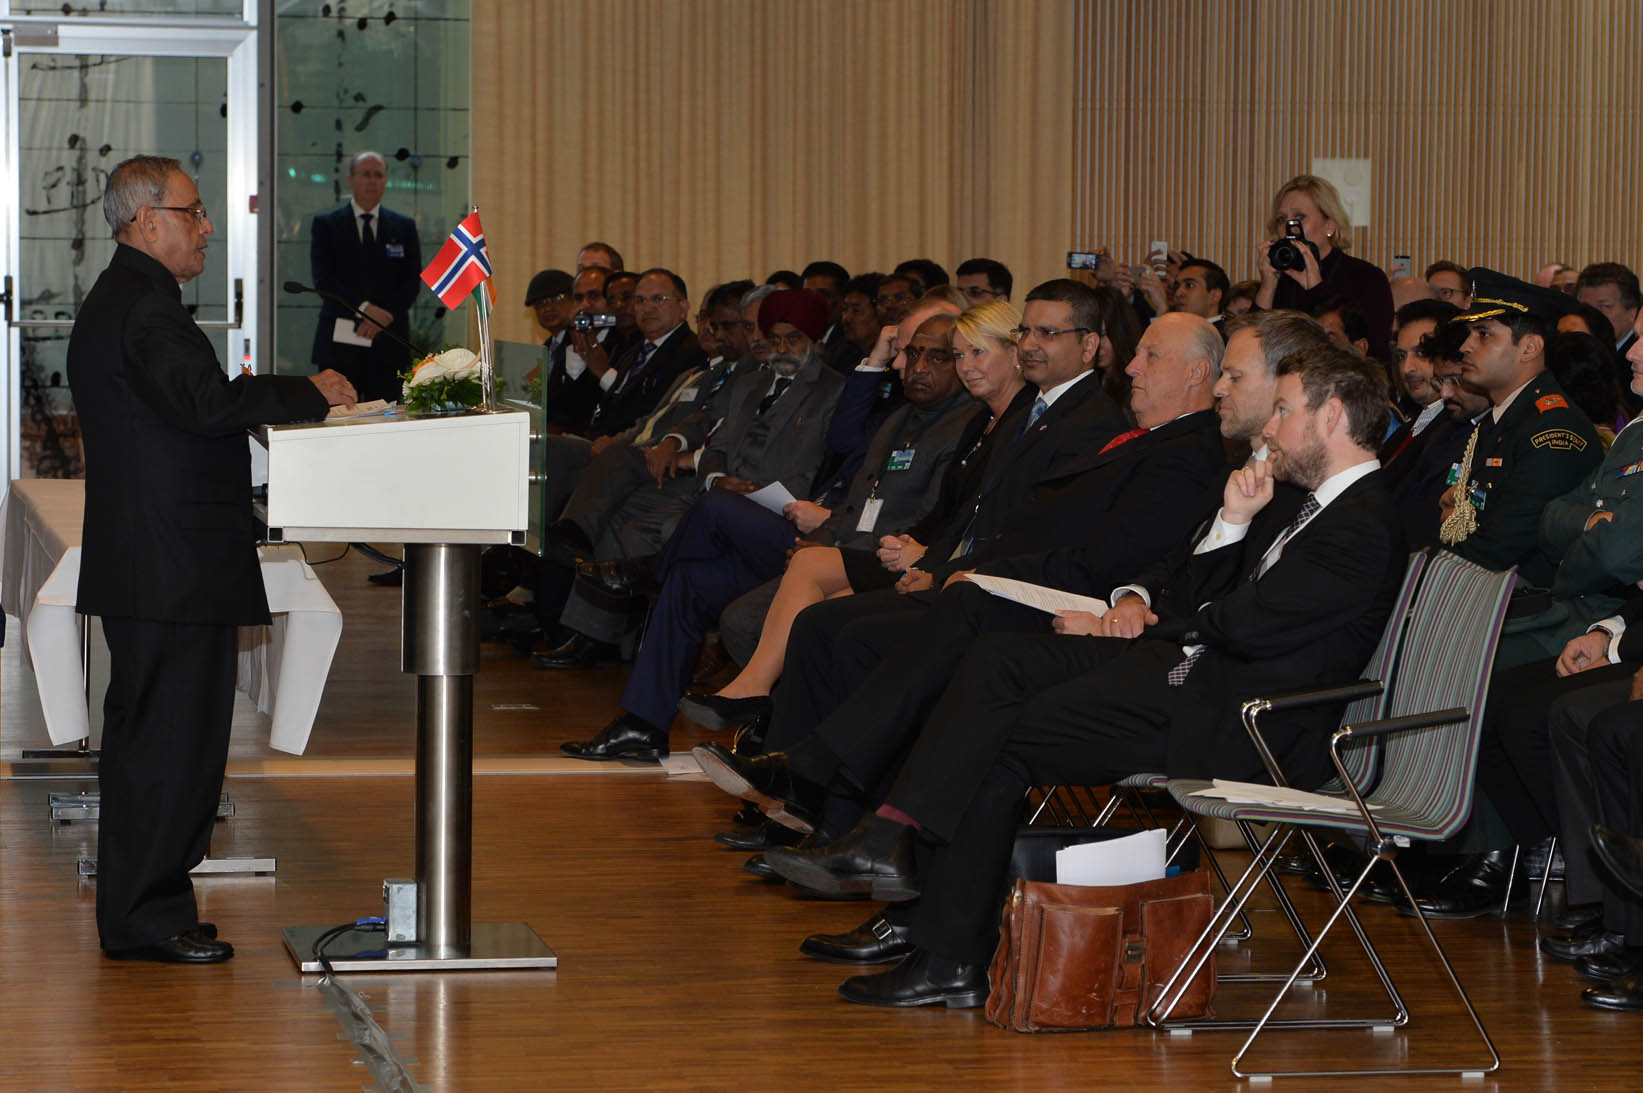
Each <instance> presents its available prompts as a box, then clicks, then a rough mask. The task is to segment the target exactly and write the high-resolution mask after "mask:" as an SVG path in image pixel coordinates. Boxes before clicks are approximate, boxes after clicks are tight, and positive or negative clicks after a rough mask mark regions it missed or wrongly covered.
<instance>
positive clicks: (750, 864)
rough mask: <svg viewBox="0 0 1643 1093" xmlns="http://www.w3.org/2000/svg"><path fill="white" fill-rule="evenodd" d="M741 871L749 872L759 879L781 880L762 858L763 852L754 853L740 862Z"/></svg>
mask: <svg viewBox="0 0 1643 1093" xmlns="http://www.w3.org/2000/svg"><path fill="white" fill-rule="evenodd" d="M742 872H744V873H751V874H752V875H753V876H755V877H758V878H759V879H760V880H781V879H782V878H780V877H778V876H777V875H776V871H775V870H774V869H772V868H770V864H769V863H768V862H766V861H765V860H764V855H763V854H755V855H753V856H752V857H751V858H748V859H747V860H746V861H744V862H743V863H742Z"/></svg>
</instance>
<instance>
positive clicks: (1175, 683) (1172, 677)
mask: <svg viewBox="0 0 1643 1093" xmlns="http://www.w3.org/2000/svg"><path fill="white" fill-rule="evenodd" d="M1321 508H1323V506H1322V505H1320V504H1318V499H1317V497H1315V496H1313V495H1312V494H1310V493H1309V494H1307V495H1306V500H1305V501H1303V502H1301V509H1300V511H1299V512H1297V513H1296V514H1295V519H1293V520H1291V521H1290V522H1289V526H1288V527H1286V528H1284V530H1283V531H1281V532H1279V533H1278V537H1277V538H1276V539H1274V540H1272V545H1271V546H1269V547H1267V548H1266V553H1264V554H1262V555H1261V559H1260V561H1258V562H1257V563H1256V564H1255V568H1254V569H1252V570H1250V572H1249V579H1250V580H1251V581H1252V582H1253V581H1255V580H1258V579H1259V578H1260V577H1261V576H1262V575H1264V574H1265V573H1266V572H1267V570H1269V569H1271V568H1272V567H1273V565H1274V564H1275V563H1276V562H1277V561H1278V555H1281V554H1282V553H1283V549H1284V544H1285V543H1287V542H1289V540H1290V537H1291V536H1293V535H1294V534H1295V533H1296V532H1297V531H1300V530H1301V525H1302V524H1305V523H1306V522H1307V521H1308V520H1310V519H1312V518H1313V517H1314V516H1316V515H1317V514H1318V510H1319V509H1321ZM1274 552H1276V553H1274ZM1206 651H1207V647H1206V646H1203V645H1195V646H1193V647H1192V651H1191V652H1189V653H1188V654H1187V655H1186V656H1184V657H1182V658H1181V661H1180V663H1178V664H1177V665H1176V666H1175V667H1173V668H1171V669H1170V670H1169V676H1168V680H1169V685H1170V686H1171V687H1179V686H1181V684H1183V683H1185V682H1186V681H1187V676H1188V675H1189V674H1191V672H1192V666H1193V665H1194V664H1197V663H1198V661H1199V659H1200V658H1202V657H1203V655H1204V653H1205V652H1206Z"/></svg>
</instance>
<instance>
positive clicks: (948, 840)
mask: <svg viewBox="0 0 1643 1093" xmlns="http://www.w3.org/2000/svg"><path fill="white" fill-rule="evenodd" d="M1386 421H1387V409H1386V402H1385V391H1384V386H1383V384H1382V382H1381V380H1380V376H1379V371H1378V369H1376V368H1374V367H1372V366H1370V365H1369V364H1368V363H1367V362H1366V361H1364V360H1363V359H1362V358H1361V357H1359V356H1358V355H1357V354H1355V353H1353V352H1351V351H1350V350H1346V349H1342V348H1337V347H1334V346H1321V347H1318V348H1317V349H1315V350H1313V351H1311V352H1310V353H1308V354H1307V355H1305V356H1293V357H1289V358H1286V359H1285V360H1284V361H1283V363H1282V364H1281V365H1280V367H1279V379H1278V388H1277V401H1276V406H1275V409H1274V413H1273V416H1272V418H1271V420H1270V421H1269V422H1268V424H1267V427H1266V430H1265V433H1264V436H1265V439H1266V441H1267V444H1268V447H1269V449H1270V456H1269V458H1268V459H1267V461H1266V462H1251V463H1249V464H1248V465H1246V466H1244V467H1241V468H1239V469H1238V470H1236V471H1234V472H1233V474H1232V475H1231V477H1230V478H1229V479H1228V480H1227V484H1226V489H1225V491H1224V494H1223V500H1222V505H1221V509H1220V512H1219V513H1218V514H1217V515H1216V518H1215V519H1214V520H1213V521H1212V522H1211V524H1210V527H1209V529H1208V530H1207V531H1206V532H1205V534H1204V536H1203V537H1202V539H1200V540H1199V542H1198V544H1197V546H1196V547H1195V548H1194V550H1193V553H1192V554H1191V555H1190V556H1189V557H1188V558H1187V564H1186V565H1185V567H1184V569H1180V570H1178V573H1177V575H1176V576H1175V577H1174V578H1173V579H1171V580H1170V581H1169V584H1168V587H1167V590H1166V586H1165V585H1164V584H1163V583H1161V582H1159V581H1157V580H1155V579H1153V578H1151V577H1149V578H1146V579H1145V580H1144V581H1143V582H1138V584H1137V586H1131V587H1129V588H1127V589H1119V590H1115V591H1114V594H1113V600H1114V603H1113V606H1112V608H1111V609H1110V610H1109V611H1108V612H1107V613H1106V614H1105V615H1104V616H1102V617H1100V618H1096V617H1095V616H1093V615H1088V614H1082V613H1071V614H1068V613H1064V614H1063V615H1062V616H1061V617H1059V618H1058V619H1057V620H1056V622H1055V629H1056V630H1057V631H1058V633H1057V634H1053V635H1045V636H1038V637H1034V636H1024V635H1020V634H1007V635H1006V634H1000V635H989V636H985V637H983V638H981V639H980V640H979V641H977V642H976V643H975V644H974V645H973V646H972V647H971V649H970V652H969V653H968V654H967V655H966V657H965V659H964V661H963V662H962V664H961V665H960V667H959V669H958V671H957V672H956V673H955V674H954V677H953V683H952V685H951V686H950V687H948V689H947V691H946V692H945V693H944V694H943V696H942V698H941V699H940V700H939V701H938V702H937V703H936V705H935V707H934V709H933V710H932V712H931V714H930V717H929V718H928V720H927V721H926V724H925V728H924V731H923V732H922V733H921V734H920V736H919V739H918V741H917V742H916V743H915V744H914V746H913V749H912V752H911V754H910V755H909V757H908V759H907V761H906V763H905V764H904V765H903V766H902V769H901V772H900V774H899V775H898V777H897V779H896V781H895V783H894V785H893V786H892V787H891V789H890V792H889V794H888V796H887V797H886V798H885V804H884V805H882V806H880V808H879V810H878V812H877V813H876V814H874V815H870V816H867V817H865V818H864V819H863V820H862V822H861V823H860V824H858V825H857V827H856V828H855V829H854V830H852V831H851V832H850V833H849V834H848V835H846V836H844V837H843V838H841V839H838V840H836V841H835V842H833V843H831V844H829V845H825V846H821V847H818V848H815V849H813V850H771V851H768V852H767V853H766V855H765V858H766V861H767V862H768V863H769V864H770V866H771V867H772V868H773V869H774V870H776V872H777V873H778V874H780V875H782V876H784V877H786V878H788V879H790V880H793V881H795V882H796V883H799V884H802V885H805V886H808V887H811V888H816V889H820V890H824V891H833V892H847V891H863V892H872V893H874V894H875V895H877V896H878V897H880V898H888V899H912V898H916V899H918V906H917V909H916V910H915V911H914V912H913V915H912V919H911V926H910V928H909V934H908V937H907V941H908V942H910V944H911V948H912V951H911V953H910V955H909V956H908V957H907V958H906V959H905V960H903V961H902V963H901V964H899V965H898V966H897V967H896V968H895V969H894V970H892V971H890V972H887V973H884V974H882V975H877V976H862V977H857V978H855V979H852V980H850V981H849V982H847V983H845V984H844V986H843V987H842V988H841V993H842V994H843V995H844V996H845V997H846V998H847V999H849V1000H851V1001H855V1002H861V1003H865V1004H869V1005H887V1006H909V1005H923V1004H927V1003H932V1002H944V1003H946V1004H947V1005H949V1006H973V1005H979V1004H980V1003H981V1002H982V1001H983V1000H984V999H985V997H986V994H987V974H986V961H987V959H988V957H989V955H990V954H991V953H992V950H993V947H994V944H995V942H996V937H997V934H996V926H997V917H998V906H999V900H1000V898H1001V895H1002V890H1003V885H1004V878H1005V873H1006V870H1007V866H1008V861H1009V856H1010V847H1011V842H1012V838H1013V836H1014V832H1015V826H1016V821H1017V819H1018V817H1019V812H1020V808H1021V802H1022V799H1023V794H1024V792H1025V789H1026V787H1027V786H1029V785H1034V784H1039V783H1041V782H1071V783H1077V784H1089V785H1104V784H1108V783H1111V782H1115V781H1118V780H1119V779H1121V778H1124V777H1126V776H1128V775H1131V774H1135V773H1137V772H1141V771H1152V770H1157V771H1162V772H1164V773H1167V774H1170V775H1174V776H1196V777H1208V776H1218V777H1229V778H1240V779H1247V778H1252V777H1253V778H1259V777H1261V776H1262V773H1263V769H1264V768H1263V767H1262V764H1261V762H1260V760H1259V759H1258V758H1257V757H1256V754H1255V751H1254V749H1253V746H1252V745H1251V743H1250V741H1249V738H1248V736H1247V734H1246V733H1245V732H1244V730H1243V727H1242V725H1241V723H1240V722H1239V719H1238V709H1239V703H1240V702H1241V701H1242V700H1244V699H1246V698H1248V697H1250V696H1251V695H1257V694H1272V693H1274V692H1282V691H1286V690H1296V689H1300V688H1303V687H1317V686H1329V685H1334V684H1342V683H1346V682H1350V681H1351V680H1354V679H1356V678H1357V675H1358V672H1359V671H1361V670H1362V668H1363V665H1364V662H1365V661H1366V660H1367V659H1368V657H1369V654H1370V652H1371V651H1372V650H1373V649H1374V647H1375V643H1376V641H1377V640H1378V639H1379V637H1380V633H1381V630H1382V628H1383V627H1384V625H1385V622H1386V618H1387V615H1388V614H1389V612H1390V610H1391V605H1392V601H1393V599H1394V598H1395V596H1396V594H1397V589H1398V585H1399V583H1400V582H1401V580H1402V576H1403V571H1404V568H1405V564H1406V561H1407V555H1406V552H1405V550H1404V545H1403V537H1402V535H1401V533H1400V532H1399V530H1398V526H1397V512H1396V509H1395V508H1394V507H1393V504H1392V501H1391V499H1390V497H1389V496H1388V495H1387V494H1386V492H1385V490H1384V489H1383V488H1382V486H1381V483H1380V475H1379V473H1378V467H1379V464H1378V463H1377V461H1376V459H1375V450H1376V447H1377V445H1378V444H1379V442H1380V440H1381V438H1382V437H1383V436H1384V435H1385V433H1386ZM1279 480H1282V481H1284V482H1288V483H1293V485H1294V487H1296V488H1293V489H1291V488H1287V487H1286V488H1284V489H1278V488H1277V483H1278V481H1279ZM1339 715H1340V709H1339V707H1338V706H1337V707H1328V708H1315V709H1310V710H1303V711H1292V712H1290V713H1288V714H1287V715H1285V716H1279V717H1274V718H1272V719H1271V720H1270V721H1269V722H1267V723H1266V724H1265V725H1264V726H1263V727H1264V729H1265V731H1266V736H1267V739H1268V741H1269V742H1270V743H1271V745H1272V750H1273V753H1274V755H1275V756H1276V757H1277V760H1278V762H1279V763H1280V764H1281V765H1282V766H1283V768H1284V770H1285V772H1286V775H1287V777H1288V780H1289V781H1290V783H1291V784H1293V785H1297V786H1302V787H1313V786H1316V785H1319V784H1320V783H1322V782H1323V781H1324V779H1325V778H1326V777H1327V774H1328V770H1327V768H1328V760H1327V757H1326V755H1325V752H1324V749H1323V748H1321V747H1319V746H1318V740H1319V739H1320V738H1321V734H1322V733H1323V731H1324V730H1325V729H1326V728H1327V726H1328V725H1330V724H1332V723H1333V722H1334V721H1335V720H1336V719H1337V718H1338V717H1339ZM784 766H785V764H782V763H776V762H773V763H770V764H769V767H770V769H768V770H766V771H764V772H762V773H763V774H764V775H766V776H768V775H778V776H783V777H788V778H791V777H792V773H791V772H790V771H785V770H783V769H781V768H783V767H784ZM766 784H770V783H769V781H768V780H767V782H766ZM920 838H923V839H925V840H926V841H928V842H930V843H933V844H934V850H933V852H932V853H931V854H930V855H929V857H928V864H927V867H926V868H925V869H923V870H922V871H921V870H920V869H918V868H917V867H916V866H915V864H914V861H913V851H914V846H915V843H916V842H917V840H919V839H920Z"/></svg>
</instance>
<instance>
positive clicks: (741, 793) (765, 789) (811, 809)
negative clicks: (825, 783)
mask: <svg viewBox="0 0 1643 1093" xmlns="http://www.w3.org/2000/svg"><path fill="white" fill-rule="evenodd" d="M690 754H691V755H694V756H695V757H696V762H698V763H700V764H701V767H702V773H703V774H705V775H707V776H708V777H709V778H711V779H712V780H713V784H714V785H716V786H718V787H719V788H720V789H722V790H724V791H725V792H726V793H728V794H730V795H731V796H732V797H746V798H748V799H749V800H753V801H757V802H758V803H759V807H760V808H762V809H764V814H765V815H766V816H769V817H770V818H771V819H772V820H775V821H776V822H777V823H779V824H781V825H782V826H783V827H790V828H792V829H793V830H794V831H799V832H803V833H805V834H809V833H810V832H811V831H814V830H815V829H816V824H817V822H818V818H819V817H820V816H821V808H822V799H823V797H824V796H825V794H826V791H825V790H824V789H823V788H822V787H821V786H818V785H813V784H811V783H810V782H806V781H805V780H804V779H802V778H796V777H794V776H793V775H792V774H791V773H790V772H789V771H788V769H787V756H786V755H785V754H783V753H782V752H773V753H771V754H770V755H755V756H753V757H752V758H747V757H745V756H741V755H736V754H734V753H733V752H732V751H731V750H730V749H729V748H727V747H724V746H723V745H721V744H719V743H717V742H713V741H709V742H708V743H706V744H697V745H696V746H695V747H694V748H691V749H690Z"/></svg>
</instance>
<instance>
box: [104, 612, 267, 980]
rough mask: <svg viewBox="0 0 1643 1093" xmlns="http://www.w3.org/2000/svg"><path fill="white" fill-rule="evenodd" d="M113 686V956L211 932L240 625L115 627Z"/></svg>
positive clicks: (108, 795)
mask: <svg viewBox="0 0 1643 1093" xmlns="http://www.w3.org/2000/svg"><path fill="white" fill-rule="evenodd" d="M103 634H104V636H105V637H106V638H107V641H108V651H109V683H108V695H107V697H106V698H105V699H104V702H103V744H102V759H101V762H100V763H99V765H98V783H99V788H100V790H101V794H102V798H101V808H102V813H101V819H100V820H99V822H98V825H97V930H98V934H99V935H100V936H101V938H102V943H103V948H105V949H126V948H133V947H136V946H139V945H147V944H151V943H153V942H155V941H159V940H161V939H163V938H167V937H170V936H172V935H173V934H178V933H181V932H182V931H184V930H187V929H189V928H190V927H192V926H194V925H195V924H197V923H198V922H199V911H198V909H197V908H196V906H195V904H194V886H193V884H192V883H191V882H190V881H189V878H188V871H189V870H190V869H192V868H193V867H194V866H195V865H197V864H198V863H199V862H200V860H201V859H202V858H204V857H205V854H206V850H207V848H208V847H209V844H210V841H211V828H212V825H213V824H214V823H215V822H216V816H217V801H218V798H219V797H220V796H221V794H222V780H223V769H224V767H225V765H226V764H227V761H228V733H229V727H230V725H231V722H232V720H233V712H234V676H235V669H236V658H237V653H238V637H237V631H236V628H235V627H233V626H218V625H199V624H192V623H179V622H151V621H148V620H144V619H104V620H103Z"/></svg>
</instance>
